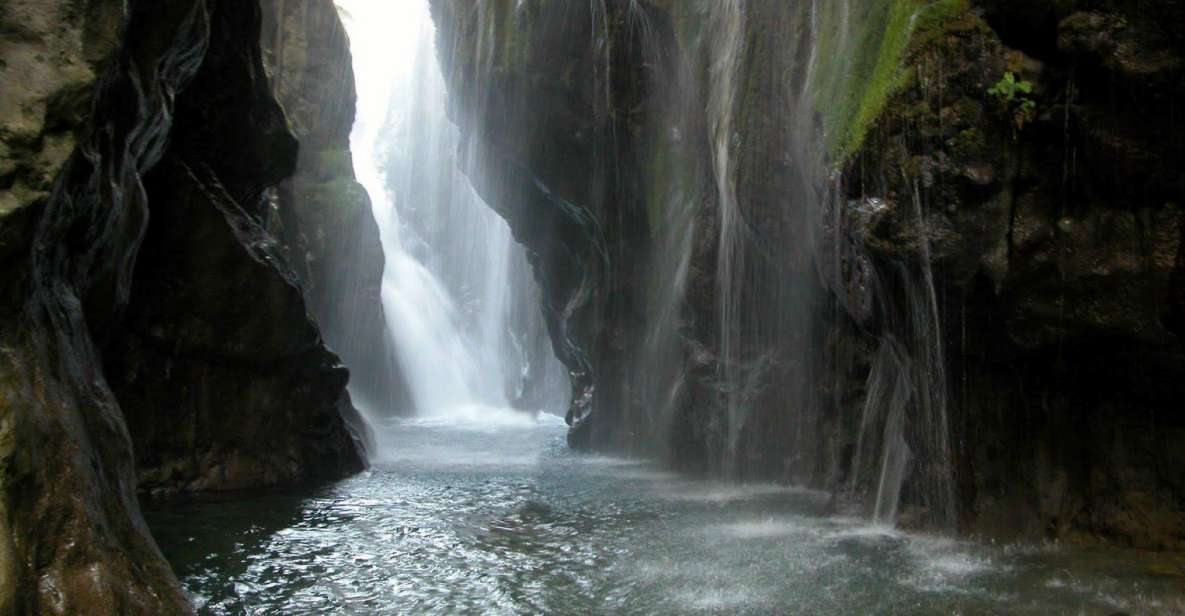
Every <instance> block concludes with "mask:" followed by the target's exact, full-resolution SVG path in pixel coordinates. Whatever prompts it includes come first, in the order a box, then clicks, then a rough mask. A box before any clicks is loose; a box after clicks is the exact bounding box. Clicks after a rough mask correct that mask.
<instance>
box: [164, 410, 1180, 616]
mask: <svg viewBox="0 0 1185 616" xmlns="http://www.w3.org/2000/svg"><path fill="white" fill-rule="evenodd" d="M460 419H461V420H460V421H454V422H453V423H450V424H444V423H442V422H439V421H438V422H435V423H431V422H419V423H417V422H407V423H402V424H398V425H394V426H391V428H390V429H391V433H390V439H391V442H392V443H396V444H399V446H398V447H397V448H396V449H395V450H394V451H392V452H390V455H388V456H387V457H386V458H385V459H384V461H383V462H380V463H379V464H377V465H376V466H375V468H374V469H373V470H371V471H368V472H366V473H364V474H362V475H360V476H357V477H354V478H351V479H348V480H345V481H342V482H340V483H337V484H335V485H332V486H329V487H327V488H323V489H320V490H318V491H316V492H315V493H312V494H307V493H306V494H300V495H267V496H260V497H258V498H254V499H251V500H248V501H235V502H228V503H195V504H191V505H186V506H184V507H182V508H180V509H174V510H170V511H167V512H156V513H154V514H152V515H151V517H150V522H151V524H152V525H153V527H154V530H155V531H156V535H157V538H158V540H159V541H160V543H161V547H162V549H163V550H164V552H165V554H166V556H168V557H169V559H170V560H171V561H172V562H173V564H174V566H175V567H176V569H177V571H178V573H179V575H180V576H181V578H182V580H183V582H184V583H185V585H186V587H187V588H188V590H189V592H190V594H191V596H192V597H193V598H194V601H195V602H196V603H197V605H198V607H199V612H200V613H203V614H236V615H237V614H284V615H288V614H458V613H481V614H487V613H488V614H534V613H548V614H590V613H591V614H685V613H722V614H735V613H751V614H770V613H792V614H845V615H846V614H1034V615H1036V614H1042V615H1045V614H1084V615H1094V614H1099V615H1109V614H1113V613H1115V612H1127V613H1130V614H1133V615H1136V614H1182V613H1185V590H1183V589H1185V564H1183V563H1182V562H1181V561H1180V560H1173V558H1172V557H1166V556H1153V555H1145V554H1136V553H1124V552H1116V551H1107V550H1092V551H1087V550H1074V549H1069V548H1053V547H1048V546H1040V547H995V546H984V545H976V544H972V543H967V542H961V541H954V540H950V539H943V538H936V537H925V536H912V535H908V534H904V533H900V532H897V531H894V530H891V529H886V528H881V527H875V526H870V525H868V523H867V522H865V521H863V520H858V519H852V518H836V517H827V516H825V515H823V512H824V511H825V509H826V504H827V497H826V495H825V494H820V493H815V492H809V491H803V490H794V489H789V488H784V487H780V486H770V485H755V486H738V485H730V484H717V483H711V482H701V481H695V480H691V479H686V478H681V477H679V476H676V475H673V474H670V473H666V472H663V471H661V470H659V469H657V468H655V467H653V466H651V465H649V464H647V463H643V462H634V461H627V460H621V459H615V458H605V457H588V456H581V455H579V454H576V453H573V452H571V451H569V450H568V449H567V448H566V447H565V446H564V444H563V430H564V428H563V425H562V423H561V422H560V421H559V420H557V419H555V418H552V417H550V416H544V417H543V418H541V419H540V420H539V421H538V422H533V421H523V420H522V419H521V417H518V418H517V419H516V418H514V417H510V416H506V417H503V419H505V421H499V422H493V423H486V422H478V421H476V419H477V417H474V418H470V420H468V421H466V420H464V418H460Z"/></svg>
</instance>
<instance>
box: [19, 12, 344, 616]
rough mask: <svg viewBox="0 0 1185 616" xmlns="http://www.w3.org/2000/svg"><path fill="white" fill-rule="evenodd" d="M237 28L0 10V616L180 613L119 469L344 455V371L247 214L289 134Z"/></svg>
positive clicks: (191, 482)
mask: <svg viewBox="0 0 1185 616" xmlns="http://www.w3.org/2000/svg"><path fill="white" fill-rule="evenodd" d="M259 20H260V13H259V7H258V6H257V5H256V3H255V2H253V1H252V2H229V1H203V0H168V1H165V2H131V3H124V2H103V1H96V2H91V3H88V4H87V6H86V8H85V10H84V9H82V8H80V7H79V6H78V5H77V3H74V2H53V1H50V2H45V1H41V0H38V2H23V1H17V2H9V3H5V5H4V7H3V8H0V23H2V25H3V35H0V70H2V71H3V72H4V75H3V79H4V82H5V84H6V88H8V86H9V84H19V85H18V86H17V87H15V88H14V89H12V90H6V93H5V96H4V97H3V98H4V101H3V105H4V108H3V109H0V123H2V124H3V127H2V128H0V141H2V142H3V151H2V152H0V157H2V158H3V167H0V178H2V179H3V187H4V189H5V192H4V193H3V203H4V206H3V210H2V211H0V238H3V248H2V249H0V280H2V281H3V282H0V285H3V287H4V289H3V291H4V292H3V299H2V300H0V383H3V386H2V387H0V531H2V532H0V572H2V575H0V579H2V580H3V583H2V585H0V612H3V613H17V614H24V613H30V614H40V613H45V614H58V613H62V614H66V613H87V614H175V613H187V612H189V611H190V608H189V605H188V602H187V601H186V599H185V597H184V595H183V594H182V592H181V591H180V588H179V587H178V585H177V584H176V581H175V580H174V578H173V576H172V573H171V572H170V571H169V569H168V565H167V564H166V563H165V561H164V559H163V558H162V557H161V555H160V553H159V552H158V550H157V549H156V547H155V544H154V543H153V541H152V539H151V537H150V536H149V534H148V531H147V529H146V528H145V526H144V523H143V520H142V519H141V516H140V512H139V505H138V504H137V496H136V493H137V486H138V481H139V480H140V479H143V484H142V485H141V487H143V488H144V489H146V490H150V491H153V492H159V493H163V494H169V493H175V492H178V491H194V490H222V489H231V488H240V487H253V486H259V485H271V484H279V483H292V482H295V481H302V480H307V479H312V478H317V477H333V476H341V475H342V474H344V473H348V472H351V471H353V470H356V469H358V468H360V467H361V462H360V457H359V452H358V449H357V446H356V443H355V442H354V440H353V439H352V438H351V436H350V433H349V432H348V430H347V428H346V426H345V423H344V422H343V421H342V415H343V414H350V413H352V412H353V409H352V407H351V406H350V404H349V401H348V398H347V397H346V395H345V390H344V387H345V382H346V379H347V375H346V373H345V371H344V369H343V368H341V367H340V366H339V363H338V361H337V358H336V356H334V355H333V354H332V353H330V352H328V351H327V350H326V349H325V348H324V347H323V345H322V344H321V341H320V336H319V333H318V331H317V328H316V326H315V325H313V324H312V323H311V322H310V321H309V319H308V316H307V314H306V310H305V307H304V303H303V298H302V296H301V292H300V289H299V287H298V286H297V284H296V280H297V279H296V277H295V276H294V275H293V274H292V273H291V272H290V271H289V270H288V269H287V266H286V265H285V264H284V263H283V259H282V257H281V255H280V253H279V251H278V250H277V248H276V245H277V242H276V240H275V239H274V238H273V237H272V236H270V235H269V234H268V233H267V232H266V231H265V230H264V227H263V220H264V216H263V214H264V212H265V209H266V203H267V202H268V201H267V199H266V197H267V195H268V194H269V193H270V187H271V186H273V185H274V184H276V183H277V182H279V181H281V180H282V179H283V178H284V177H286V176H287V175H288V174H290V173H291V171H292V168H293V166H294V164H295V162H296V153H297V143H296V140H295V139H294V137H293V136H292V135H291V133H290V132H289V131H288V129H287V120H286V118H285V116H284V113H283V111H282V109H281V108H280V106H279V105H278V104H277V103H276V101H275V99H274V97H273V95H272V89H271V84H270V83H269V82H268V79H267V77H266V75H265V73H264V70H263V64H262V61H261V56H260V50H259ZM10 92H11V96H10ZM10 189H11V190H10Z"/></svg>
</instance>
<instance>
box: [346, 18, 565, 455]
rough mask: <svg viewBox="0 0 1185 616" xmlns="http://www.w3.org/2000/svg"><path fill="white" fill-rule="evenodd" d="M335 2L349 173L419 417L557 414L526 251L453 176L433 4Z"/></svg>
mask: <svg viewBox="0 0 1185 616" xmlns="http://www.w3.org/2000/svg"><path fill="white" fill-rule="evenodd" d="M338 6H339V7H340V8H341V9H342V12H343V16H344V18H345V19H344V21H345V23H346V26H347V29H348V31H349V34H350V37H351V49H352V51H353V55H354V66H355V74H356V79H357V90H358V113H357V119H356V123H355V127H354V131H353V134H352V137H351V143H352V149H353V152H354V165H355V170H356V174H357V176H358V181H359V182H360V183H361V184H362V185H363V186H364V187H365V188H366V190H367V192H368V193H369V194H370V196H371V200H372V203H373V206H372V207H373V209H374V214H375V218H376V220H377V222H378V225H379V230H380V234H381V236H382V243H383V250H384V253H385V259H386V270H385V272H384V279H383V292H382V301H383V308H384V310H385V311H386V316H387V320H388V324H389V330H390V332H391V336H392V337H393V338H394V340H393V346H394V347H395V349H396V352H397V353H398V356H399V363H400V365H401V367H402V369H403V371H404V373H405V374H404V376H405V377H406V380H407V382H408V384H409V387H410V390H411V398H412V403H413V404H414V406H415V411H416V414H417V415H419V416H421V417H429V418H437V419H440V418H450V417H451V418H462V419H479V420H480V419H482V418H483V417H488V416H490V415H497V414H499V413H501V412H502V410H503V409H508V408H510V407H514V406H518V407H526V410H532V411H538V410H542V409H543V408H544V407H546V409H547V410H551V411H553V412H561V410H562V408H563V406H564V399H563V397H564V392H565V390H566V383H564V382H563V381H564V379H563V375H562V370H561V368H560V366H559V363H558V361H557V360H556V359H555V357H554V355H553V354H552V353H551V351H550V345H549V344H541V341H542V342H546V340H547V338H546V336H547V334H546V331H545V329H544V326H543V320H542V318H541V317H540V316H539V315H538V314H537V313H538V312H539V290H538V288H537V287H536V285H535V281H534V279H533V278H532V277H531V275H530V274H529V272H530V270H529V266H528V263H527V260H526V255H525V252H524V250H523V249H522V248H521V247H520V246H518V245H517V244H516V243H515V242H514V240H513V238H512V237H511V233H510V229H509V227H508V226H507V224H506V223H505V221H503V220H502V219H501V218H500V217H499V216H498V215H497V214H496V213H495V212H493V211H492V210H491V209H490V208H489V207H488V206H487V205H486V204H485V203H483V202H482V200H481V199H480V198H479V197H478V195H477V194H476V193H475V191H474V190H473V188H472V186H471V185H470V184H469V181H468V180H467V179H466V177H465V176H464V175H463V174H462V173H461V172H460V171H459V170H458V167H457V160H456V157H457V152H458V147H459V145H460V143H461V137H460V134H459V131H458V129H457V128H456V127H455V126H454V125H453V124H452V123H451V122H450V120H449V118H448V115H447V92H446V89H445V83H444V78H443V76H442V73H441V69H440V65H439V62H438V59H437V56H436V48H435V26H434V24H433V22H432V17H431V14H430V11H429V7H428V2H427V0H401V1H399V2H376V1H373V0H339V1H338ZM539 388H544V389H546V390H547V391H546V392H544V393H543V394H540V393H539V392H537V391H534V392H533V391H532V390H537V389H539ZM372 415H374V413H372ZM380 432H381V430H380ZM380 439H381V434H380ZM382 448H383V444H382V443H381V442H380V450H381V449H382Z"/></svg>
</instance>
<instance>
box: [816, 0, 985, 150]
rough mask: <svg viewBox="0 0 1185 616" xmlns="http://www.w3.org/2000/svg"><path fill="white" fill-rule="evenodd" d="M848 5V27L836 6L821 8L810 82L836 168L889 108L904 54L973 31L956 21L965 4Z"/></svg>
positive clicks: (880, 0) (878, 0)
mask: <svg viewBox="0 0 1185 616" xmlns="http://www.w3.org/2000/svg"><path fill="white" fill-rule="evenodd" d="M852 4H853V5H855V6H852V7H851V9H850V14H849V15H847V20H846V22H845V21H844V16H843V14H842V7H841V6H840V3H828V4H827V5H825V8H824V11H823V15H822V16H821V23H820V32H819V37H818V41H817V43H816V45H817V50H816V54H817V58H818V60H817V64H816V68H815V71H816V73H815V75H814V76H813V79H812V85H813V88H814V102H815V105H816V108H817V109H818V110H819V113H820V115H821V116H822V118H823V128H824V131H825V134H826V140H827V150H828V154H829V155H830V157H831V159H832V161H833V162H835V163H837V164H839V163H842V161H845V160H847V159H848V158H849V157H850V156H851V155H852V154H853V153H855V152H856V151H857V150H859V148H860V146H861V145H862V144H863V142H864V139H865V138H866V137H867V135H868V132H869V130H870V129H871V128H872V126H873V125H874V124H875V123H876V121H877V120H878V118H880V117H881V115H882V114H883V113H884V111H885V106H886V105H887V104H888V102H889V100H890V99H891V98H892V96H893V95H894V94H895V93H896V92H898V91H899V90H900V89H901V88H902V87H903V86H904V85H905V84H906V83H908V79H909V71H908V70H907V67H906V66H905V59H906V56H907V55H908V53H909V51H910V49H911V48H913V49H917V48H919V47H922V46H925V45H927V44H929V43H930V42H932V41H933V40H934V39H936V38H937V37H939V36H941V35H942V34H943V33H944V32H947V31H949V30H950V29H952V28H953V29H958V28H960V27H973V24H974V22H973V21H971V20H961V19H960V18H961V17H962V16H964V15H965V14H967V12H968V10H969V6H968V3H967V0H936V1H929V2H927V1H924V0H868V1H867V2H861V3H852ZM963 22H966V23H963Z"/></svg>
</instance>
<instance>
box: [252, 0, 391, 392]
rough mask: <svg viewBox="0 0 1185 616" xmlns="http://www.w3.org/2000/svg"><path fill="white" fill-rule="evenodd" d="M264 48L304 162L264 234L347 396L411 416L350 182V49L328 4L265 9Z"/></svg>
mask: <svg viewBox="0 0 1185 616" xmlns="http://www.w3.org/2000/svg"><path fill="white" fill-rule="evenodd" d="M261 5H262V9H263V15H264V21H263V39H262V44H263V49H264V53H265V60H266V61H267V63H268V65H269V67H270V72H271V75H272V82H273V84H274V86H275V90H276V97H277V98H278V99H279V101H280V103H282V104H283V105H284V109H285V111H286V112H287V114H288V118H289V120H290V121H291V123H292V130H293V132H294V133H295V135H296V137H297V138H298V139H299V140H300V145H301V147H300V155H299V156H298V158H297V163H296V169H295V171H294V173H293V175H292V177H291V178H290V179H288V180H286V181H284V182H282V183H281V184H280V185H279V190H278V193H277V195H276V197H277V199H276V202H275V203H274V207H273V211H272V213H271V216H270V218H269V221H268V226H269V228H270V230H271V231H272V232H273V234H275V235H277V236H278V237H280V238H281V239H282V240H283V243H284V247H285V252H286V253H287V255H288V260H289V262H290V263H291V264H292V265H293V268H294V269H295V270H296V272H297V274H298V276H299V277H300V280H301V283H302V287H303V289H304V291H305V295H306V298H307V301H308V303H309V307H310V309H311V311H312V313H313V314H314V315H315V316H316V319H317V323H318V325H320V327H321V330H322V332H323V333H324V335H325V339H326V341H327V342H328V343H329V345H330V347H331V348H332V349H333V350H334V351H335V352H337V353H338V354H340V355H341V356H342V359H343V361H344V362H345V363H346V365H348V366H349V367H350V376H351V379H350V381H351V391H352V392H353V393H354V395H355V396H358V397H359V398H360V399H359V400H358V401H359V402H360V403H365V404H367V405H369V406H371V407H373V408H375V409H381V410H383V411H393V412H409V411H410V410H411V402H410V399H409V395H408V389H407V385H406V384H405V383H403V382H401V381H400V379H399V378H398V375H399V374H400V370H399V368H398V361H397V359H396V355H395V352H394V349H392V348H390V344H391V342H390V341H391V337H390V335H387V334H385V332H386V330H387V324H386V320H385V318H384V316H383V308H382V283H383V246H382V243H381V241H380V238H379V228H378V225H377V223H376V222H375V219H374V214H373V213H372V211H371V205H370V198H369V197H368V196H367V194H366V190H365V189H364V188H362V186H361V185H360V184H358V182H357V180H356V179H355V178H354V167H353V161H352V155H351V153H350V131H351V129H352V128H353V125H354V114H355V107H356V94H355V86H354V70H353V67H352V66H351V61H352V60H351V55H350V41H349V38H348V37H347V35H346V31H345V28H344V27H343V25H342V22H341V19H340V18H339V16H338V12H337V8H336V7H335V6H334V4H333V2H332V1H330V0H315V1H308V0H301V1H293V0H263V1H262V2H261Z"/></svg>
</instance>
